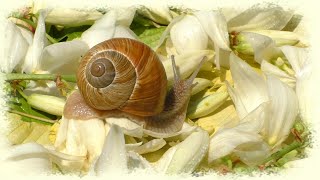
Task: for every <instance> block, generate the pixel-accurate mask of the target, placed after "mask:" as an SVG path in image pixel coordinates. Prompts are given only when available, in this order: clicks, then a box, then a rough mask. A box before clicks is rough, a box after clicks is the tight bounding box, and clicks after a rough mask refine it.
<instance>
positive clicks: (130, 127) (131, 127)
mask: <svg viewBox="0 0 320 180" xmlns="http://www.w3.org/2000/svg"><path fill="white" fill-rule="evenodd" d="M105 120H106V122H107V123H108V124H109V125H112V124H115V125H117V126H119V127H120V128H121V129H122V132H123V133H124V134H126V135H129V136H133V137H138V138H141V137H142V135H143V128H142V126H140V125H138V124H136V123H134V122H132V121H131V120H129V119H128V118H125V117H117V118H113V117H108V118H105Z"/></svg>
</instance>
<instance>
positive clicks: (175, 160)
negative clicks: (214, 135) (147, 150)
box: [155, 129, 209, 174]
mask: <svg viewBox="0 0 320 180" xmlns="http://www.w3.org/2000/svg"><path fill="white" fill-rule="evenodd" d="M208 146H209V135H208V133H207V132H206V131H203V130H201V129H198V131H196V132H193V133H192V134H191V135H190V136H188V137H187V138H186V139H185V140H184V141H182V142H181V143H179V144H177V145H175V146H173V147H171V148H170V149H169V150H168V151H167V152H166V153H165V154H164V155H163V156H162V157H161V158H160V160H158V161H157V162H156V163H155V169H156V170H158V171H160V172H165V173H168V174H178V173H191V172H192V171H193V170H194V169H195V168H196V167H197V166H198V165H199V163H200V161H201V160H202V159H203V157H204V156H205V154H206V152H207V150H208Z"/></svg>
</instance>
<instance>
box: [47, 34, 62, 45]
mask: <svg viewBox="0 0 320 180" xmlns="http://www.w3.org/2000/svg"><path fill="white" fill-rule="evenodd" d="M46 37H47V39H48V40H49V41H50V42H51V43H52V44H55V43H58V42H59V41H57V40H55V39H54V38H53V37H51V36H50V35H49V34H48V33H46Z"/></svg>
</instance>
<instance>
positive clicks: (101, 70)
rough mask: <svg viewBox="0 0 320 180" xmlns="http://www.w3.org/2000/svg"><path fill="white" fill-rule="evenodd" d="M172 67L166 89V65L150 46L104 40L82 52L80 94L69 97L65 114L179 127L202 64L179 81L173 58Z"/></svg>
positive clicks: (158, 128)
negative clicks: (168, 88)
mask: <svg viewBox="0 0 320 180" xmlns="http://www.w3.org/2000/svg"><path fill="white" fill-rule="evenodd" d="M202 62H203V61H202ZM172 65H173V72H174V84H173V87H172V88H171V89H170V90H169V91H168V93H167V79H166V74H165V70H164V67H163V65H162V62H161V61H160V60H159V58H158V57H157V55H156V53H155V52H153V50H152V49H151V48H149V47H148V46H147V45H145V44H143V43H141V42H139V41H136V40H132V39H126V38H115V39H111V40H107V41H104V42H102V43H100V44H98V45H96V46H94V47H93V48H92V49H90V50H89V51H88V52H87V53H86V54H85V55H84V57H83V59H82V61H81V63H80V66H79V69H78V73H77V84H78V87H79V91H80V93H79V92H76V93H74V95H71V96H70V97H69V98H68V100H67V103H66V106H65V112H64V115H65V116H69V118H72V117H75V116H77V117H78V118H79V119H86V118H87V119H90V118H93V117H94V118H96V117H99V118H106V117H127V118H128V119H130V120H132V121H134V122H137V123H139V124H142V125H143V127H144V128H145V129H148V130H151V131H155V132H162V133H163V132H175V131H178V130H180V129H181V127H182V125H183V122H184V120H185V118H186V111H187V106H188V103H189V99H190V96H191V89H192V82H193V79H194V78H195V76H196V75H197V73H198V71H199V70H200V67H201V65H202V63H200V65H199V67H198V68H197V69H196V70H195V71H194V73H193V74H192V75H191V76H190V78H189V79H187V80H183V79H180V76H179V73H178V69H177V67H176V65H175V61H174V58H173V56H172ZM119 73H122V74H119ZM91 75H92V76H93V77H90V76H91ZM118 85H119V87H117V86H118ZM112 93H114V94H112ZM76 106H77V107H78V108H75V107H76ZM70 109H71V110H72V113H69V112H68V111H69V110H70ZM67 118H68V117H67Z"/></svg>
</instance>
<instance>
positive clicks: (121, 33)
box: [113, 25, 138, 39]
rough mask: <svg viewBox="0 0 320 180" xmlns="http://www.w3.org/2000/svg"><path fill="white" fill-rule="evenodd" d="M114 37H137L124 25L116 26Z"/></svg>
mask: <svg viewBox="0 0 320 180" xmlns="http://www.w3.org/2000/svg"><path fill="white" fill-rule="evenodd" d="M113 37H114V38H130V39H138V36H137V35H136V34H134V32H133V31H132V30H131V29H130V28H129V27H126V26H122V25H118V26H116V29H115V32H114V36H113Z"/></svg>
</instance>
